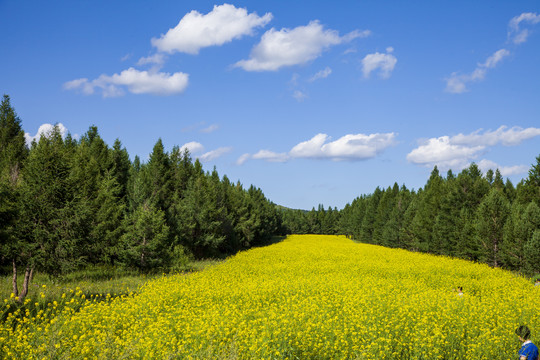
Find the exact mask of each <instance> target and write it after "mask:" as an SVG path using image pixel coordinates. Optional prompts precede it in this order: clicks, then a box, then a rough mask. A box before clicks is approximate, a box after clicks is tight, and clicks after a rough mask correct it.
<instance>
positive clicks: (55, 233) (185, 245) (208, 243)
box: [0, 95, 281, 301]
mask: <svg viewBox="0 0 540 360" xmlns="http://www.w3.org/2000/svg"><path fill="white" fill-rule="evenodd" d="M279 232H281V223H280V217H279V215H278V212H277V208H276V206H275V205H274V204H273V203H271V202H270V201H269V200H268V199H267V198H266V197H265V196H264V194H263V192H262V191H261V189H259V188H256V187H254V186H250V187H249V188H247V189H244V188H243V186H242V184H241V183H240V182H236V183H233V182H231V181H230V180H229V179H228V178H227V177H226V176H223V177H220V176H219V175H218V172H217V170H216V169H215V168H214V170H213V171H211V172H208V171H207V172H205V171H204V170H203V168H202V165H201V163H200V162H199V160H198V159H197V160H195V161H193V160H192V159H191V157H190V154H189V152H188V151H187V150H186V151H181V149H180V148H179V147H178V146H176V147H174V148H173V149H172V151H171V152H166V151H165V150H164V147H163V144H162V141H161V140H158V141H157V142H156V144H155V146H154V148H153V150H152V153H151V154H150V156H149V159H148V161H147V162H141V160H140V159H139V158H138V157H137V156H135V158H134V160H133V161H130V157H129V155H128V152H127V150H126V149H125V148H123V147H122V144H121V143H120V141H119V140H116V141H115V142H114V145H113V146H112V148H111V147H109V146H108V145H107V144H106V143H105V142H104V140H103V139H102V138H101V137H100V135H99V133H98V129H97V128H96V127H95V126H91V127H90V129H89V130H88V131H87V132H86V133H85V134H84V135H82V136H81V137H80V139H77V140H76V139H73V138H72V137H71V136H70V135H69V134H68V135H67V136H65V137H62V134H61V133H60V130H59V129H58V127H55V128H54V129H53V130H52V131H51V132H50V133H49V134H46V135H45V136H41V137H40V138H39V139H36V140H34V141H33V142H32V144H31V145H30V146H27V144H26V141H25V137H24V131H23V130H22V127H21V120H20V119H19V117H18V116H17V114H16V112H15V110H14V108H13V107H12V106H11V104H10V98H9V96H7V95H4V97H3V100H2V103H1V105H0V250H1V251H0V254H1V256H0V265H2V267H3V268H4V269H5V268H8V267H9V268H10V271H12V273H13V279H14V280H13V287H14V293H15V295H16V296H17V295H19V298H20V299H21V301H22V299H23V298H24V296H25V295H26V293H27V291H28V284H29V282H30V281H31V278H32V273H33V271H34V270H37V271H40V272H43V273H46V274H50V275H52V276H55V275H61V274H65V273H67V272H69V271H71V270H74V269H78V268H81V267H84V266H88V265H111V266H117V265H119V266H126V267H129V268H135V269H139V270H141V271H143V272H148V271H156V270H160V271H161V270H171V269H175V268H181V267H182V266H183V265H185V264H184V263H185V262H186V261H187V260H186V259H188V258H189V257H195V258H206V257H216V256H221V255H227V254H232V253H234V252H236V251H238V250H241V249H246V248H249V247H251V246H253V245H257V244H260V243H262V242H263V241H265V240H268V239H269V238H270V237H272V236H273V235H275V234H277V233H279ZM18 273H21V274H23V273H24V284H23V289H22V290H21V291H20V293H19V291H18V288H17V282H16V278H17V274H18Z"/></svg>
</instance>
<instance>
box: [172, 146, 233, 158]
mask: <svg viewBox="0 0 540 360" xmlns="http://www.w3.org/2000/svg"><path fill="white" fill-rule="evenodd" d="M186 149H187V150H188V151H189V152H190V154H191V155H192V156H193V157H195V158H197V159H199V160H201V161H202V162H206V161H211V160H215V159H217V158H220V157H221V156H223V155H225V154H228V153H229V152H231V151H232V147H229V146H226V147H219V148H217V149H215V150H211V151H207V152H204V150H205V148H204V146H203V144H201V143H200V142H197V141H191V142H188V143H186V144H184V145H182V146H181V147H180V153H183V152H184V151H185V150H186Z"/></svg>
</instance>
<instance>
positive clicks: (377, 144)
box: [289, 133, 396, 160]
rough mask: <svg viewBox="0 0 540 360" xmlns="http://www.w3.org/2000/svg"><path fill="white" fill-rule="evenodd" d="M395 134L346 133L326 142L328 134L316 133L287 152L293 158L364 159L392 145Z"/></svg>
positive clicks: (328, 138)
mask: <svg viewBox="0 0 540 360" xmlns="http://www.w3.org/2000/svg"><path fill="white" fill-rule="evenodd" d="M395 136H396V135H395V133H386V134H370V135H364V134H348V135H345V136H342V137H341V138H339V139H337V140H336V141H331V142H327V141H328V140H330V137H329V136H328V135H326V134H317V135H315V136H314V137H313V138H311V139H310V140H308V141H304V142H301V143H299V144H298V145H296V146H294V147H293V148H292V149H291V151H290V153H289V154H290V156H291V157H294V158H311V159H332V160H364V159H369V158H373V157H375V156H376V155H378V154H379V153H380V152H382V151H383V150H384V149H386V148H388V147H390V146H392V145H394V144H395Z"/></svg>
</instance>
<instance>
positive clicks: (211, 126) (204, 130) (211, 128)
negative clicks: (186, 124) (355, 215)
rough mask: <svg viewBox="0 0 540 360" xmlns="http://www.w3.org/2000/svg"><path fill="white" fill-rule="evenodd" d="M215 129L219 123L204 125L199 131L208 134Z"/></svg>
mask: <svg viewBox="0 0 540 360" xmlns="http://www.w3.org/2000/svg"><path fill="white" fill-rule="evenodd" d="M217 129H219V125H217V124H212V125H210V126H208V127H205V128H204V129H201V130H200V131H201V132H202V133H205V134H209V133H211V132H214V131H216V130H217Z"/></svg>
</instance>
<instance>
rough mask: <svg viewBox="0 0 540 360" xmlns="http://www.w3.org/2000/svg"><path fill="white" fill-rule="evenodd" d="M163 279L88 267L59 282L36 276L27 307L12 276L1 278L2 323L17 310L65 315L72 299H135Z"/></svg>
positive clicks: (197, 267) (196, 267)
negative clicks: (152, 282)
mask: <svg viewBox="0 0 540 360" xmlns="http://www.w3.org/2000/svg"><path fill="white" fill-rule="evenodd" d="M221 261H223V260H213V259H208V260H199V261H190V262H189V263H188V264H187V266H186V267H185V271H183V272H185V273H190V272H197V271H202V270H204V269H206V268H208V267H209V266H213V265H215V264H218V263H220V262H221ZM23 275H24V274H23ZM161 276H167V274H163V273H161V274H151V275H147V274H140V273H138V272H137V271H134V270H128V269H123V268H120V267H104V266H92V267H88V268H86V269H84V270H79V271H75V272H72V273H69V274H66V275H64V276H62V277H59V278H51V277H49V276H47V275H45V274H41V273H35V274H34V278H33V280H32V282H31V284H30V287H29V289H28V295H27V296H26V299H25V300H26V303H25V304H20V303H18V302H16V301H15V299H14V296H13V295H12V292H13V287H12V275H4V276H0V321H5V320H6V319H7V318H8V316H9V315H10V314H14V313H16V312H17V310H19V313H20V314H24V313H25V312H26V311H29V312H30V313H37V312H38V311H40V310H44V309H49V312H48V313H49V316H53V315H54V313H56V312H58V311H61V310H62V309H63V307H64V304H65V303H67V302H69V301H70V300H71V299H72V298H76V299H77V301H78V302H79V303H81V306H82V304H83V303H84V301H81V296H84V298H85V299H98V300H100V301H108V300H110V299H113V298H116V297H118V296H123V295H124V296H125V295H130V294H131V295H133V294H136V293H137V292H138V290H139V288H140V287H141V286H143V285H144V284H145V283H146V282H147V281H148V280H151V279H155V278H157V277H161ZM23 277H24V276H21V275H20V274H19V277H18V279H17V280H18V281H17V284H18V288H19V292H20V291H21V289H22V283H23ZM53 303H56V304H58V305H56V306H54V311H52V309H51V304H53ZM53 312H54V313H53Z"/></svg>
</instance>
